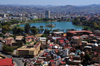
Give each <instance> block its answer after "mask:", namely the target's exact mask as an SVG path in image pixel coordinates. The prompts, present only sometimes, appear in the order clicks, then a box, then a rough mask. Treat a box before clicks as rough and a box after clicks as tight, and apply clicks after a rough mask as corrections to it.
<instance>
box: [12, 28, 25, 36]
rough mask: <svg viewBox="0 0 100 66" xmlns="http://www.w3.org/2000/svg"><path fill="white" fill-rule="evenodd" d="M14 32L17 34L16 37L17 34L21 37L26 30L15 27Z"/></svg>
mask: <svg viewBox="0 0 100 66" xmlns="http://www.w3.org/2000/svg"><path fill="white" fill-rule="evenodd" d="M12 31H13V34H15V35H16V34H18V35H21V34H23V32H24V29H22V28H20V27H16V26H15V27H14V28H13V29H12Z"/></svg>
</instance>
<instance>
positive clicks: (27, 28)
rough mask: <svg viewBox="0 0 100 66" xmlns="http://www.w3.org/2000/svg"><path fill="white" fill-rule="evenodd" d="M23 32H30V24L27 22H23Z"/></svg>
mask: <svg viewBox="0 0 100 66" xmlns="http://www.w3.org/2000/svg"><path fill="white" fill-rule="evenodd" d="M24 28H25V33H27V34H29V33H30V25H29V24H28V23H27V24H25V27H24Z"/></svg>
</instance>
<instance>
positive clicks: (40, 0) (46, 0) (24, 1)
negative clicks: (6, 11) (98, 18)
mask: <svg viewBox="0 0 100 66" xmlns="http://www.w3.org/2000/svg"><path fill="white" fill-rule="evenodd" d="M99 2H100V1H99V0H63V1H62V0H9V1H7V0H2V1H0V4H1V5H8V4H18V5H55V6H61V5H76V6H77V5H80V6H81V5H91V4H100V3H99Z"/></svg>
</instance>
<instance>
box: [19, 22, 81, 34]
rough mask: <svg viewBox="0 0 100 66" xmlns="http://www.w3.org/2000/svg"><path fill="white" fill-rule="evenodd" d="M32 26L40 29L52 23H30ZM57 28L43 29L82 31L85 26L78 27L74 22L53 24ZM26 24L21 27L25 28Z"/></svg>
mask: <svg viewBox="0 0 100 66" xmlns="http://www.w3.org/2000/svg"><path fill="white" fill-rule="evenodd" d="M29 24H30V26H31V27H32V26H36V27H37V28H40V27H39V26H46V25H48V24H51V22H36V23H29ZM52 24H53V25H55V27H43V28H42V29H49V30H54V29H60V30H62V29H63V30H64V32H65V31H66V29H75V30H82V29H83V26H77V25H73V23H72V22H52ZM24 26H25V24H21V25H20V27H24Z"/></svg>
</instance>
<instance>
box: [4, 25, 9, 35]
mask: <svg viewBox="0 0 100 66" xmlns="http://www.w3.org/2000/svg"><path fill="white" fill-rule="evenodd" d="M8 31H10V28H9V25H4V26H3V27H2V32H3V33H6V32H8Z"/></svg>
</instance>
